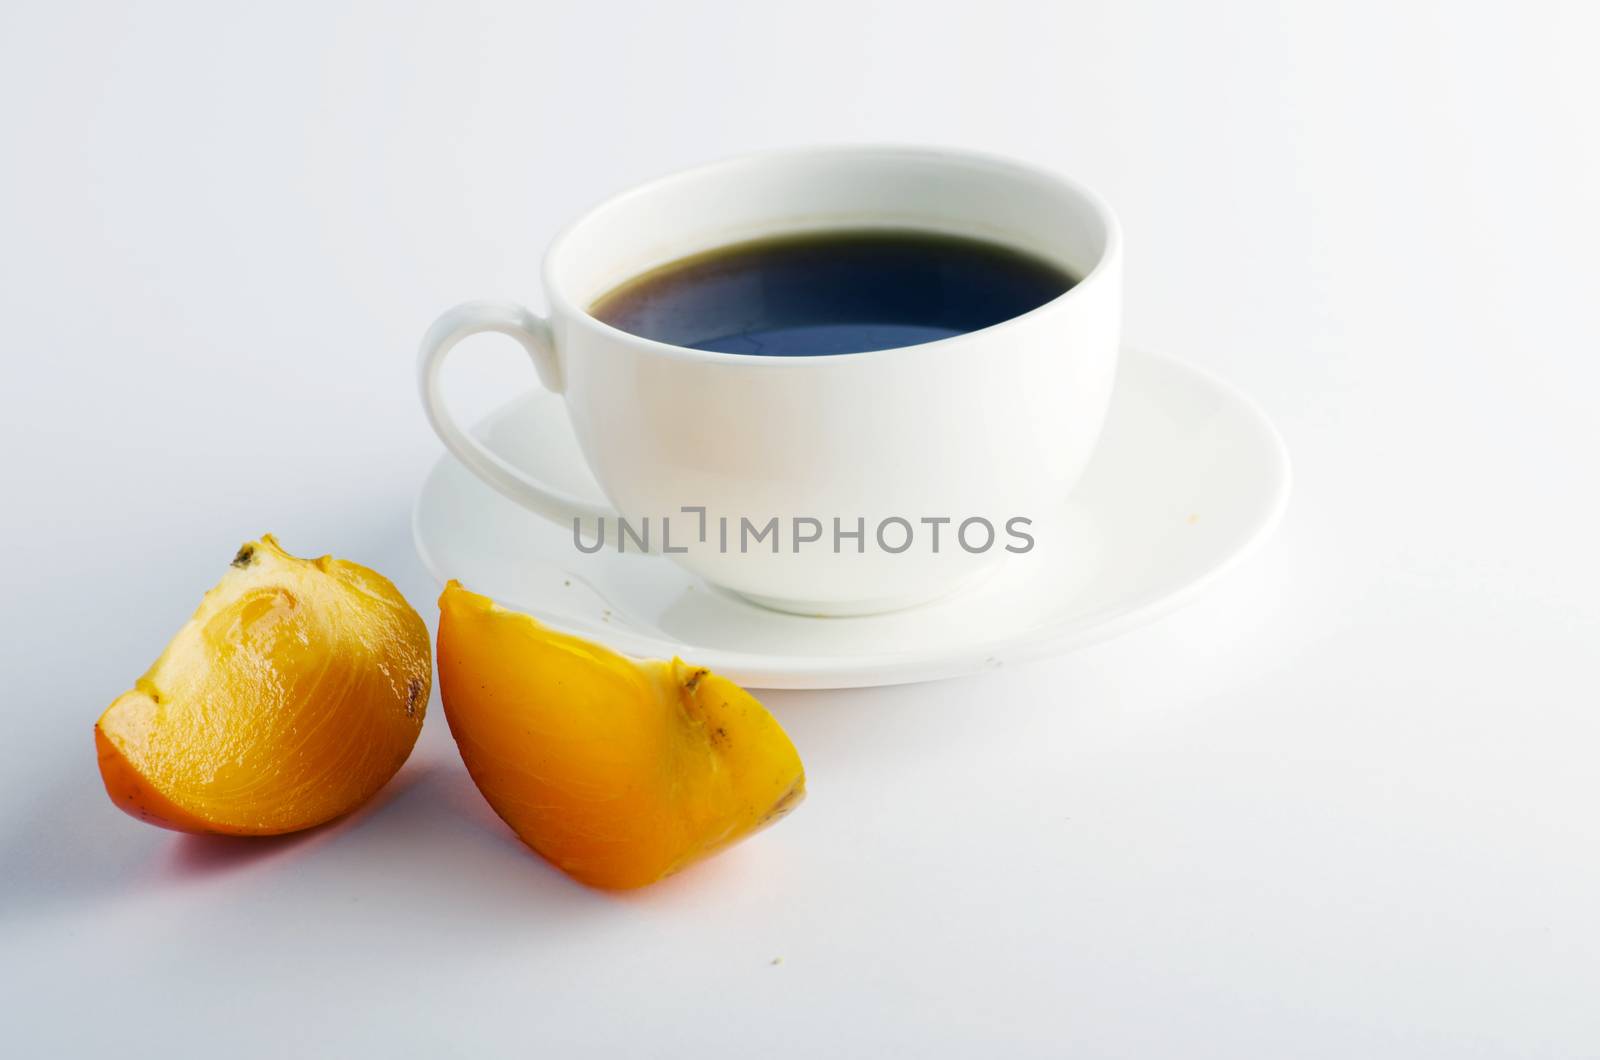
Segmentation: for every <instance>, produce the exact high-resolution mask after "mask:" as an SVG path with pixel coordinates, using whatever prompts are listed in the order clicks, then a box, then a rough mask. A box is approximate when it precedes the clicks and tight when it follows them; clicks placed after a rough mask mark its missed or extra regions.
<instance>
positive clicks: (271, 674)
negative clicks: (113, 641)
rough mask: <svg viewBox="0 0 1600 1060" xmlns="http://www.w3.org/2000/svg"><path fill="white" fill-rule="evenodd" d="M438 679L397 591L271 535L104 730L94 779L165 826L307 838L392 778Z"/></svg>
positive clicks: (210, 596) (241, 562) (121, 702)
mask: <svg viewBox="0 0 1600 1060" xmlns="http://www.w3.org/2000/svg"><path fill="white" fill-rule="evenodd" d="M431 676H432V664H431V659H430V652H429V644H428V631H427V627H426V626H425V625H424V624H423V622H422V619H421V618H420V617H419V616H418V615H417V613H416V612H415V611H413V610H412V609H411V607H410V606H409V605H408V604H407V603H406V601H405V599H404V598H403V597H402V596H401V595H400V593H399V592H398V591H397V590H396V589H395V588H394V586H393V585H391V584H390V583H389V582H388V581H387V580H386V579H384V578H383V577H382V576H381V575H378V574H376V573H375V572H373V571H370V570H368V569H367V568H365V567H361V566H358V565H356V564H354V563H347V562H344V561H342V560H335V559H331V558H329V557H323V558H322V559H318V560H303V559H297V558H296V557H294V556H291V555H289V554H288V553H287V552H284V551H283V549H282V548H280V547H279V546H278V543H277V542H276V541H275V540H274V539H273V538H272V537H271V536H270V535H268V536H266V537H264V538H262V540H261V541H259V542H253V543H251V544H248V545H245V546H244V547H243V548H241V549H240V550H239V554H238V556H237V557H236V558H235V560H234V563H233V566H232V569H230V570H229V572H228V573H227V575H225V576H224V577H223V579H222V581H221V582H220V583H218V585H217V586H216V588H214V589H212V590H211V591H210V592H209V593H207V594H206V596H205V599H204V600H203V601H202V602H201V604H200V608H199V610H198V611H196V612H195V614H194V617H193V618H191V619H190V620H189V622H188V624H187V625H185V626H184V627H183V629H182V630H180V631H179V632H178V634H177V636H175V637H174V638H173V639H172V641H171V643H170V644H168V646H167V649H166V651H165V652H163V653H162V655H161V657H160V658H159V659H158V660H156V663H155V665H154V666H152V667H151V668H150V670H149V672H148V673H146V674H145V675H144V676H143V677H141V678H140V679H139V680H138V681H137V682H136V683H135V686H134V688H133V689H132V690H130V691H128V692H126V693H124V694H123V695H122V696H120V697H118V698H117V700H116V701H115V702H113V703H112V704H111V706H110V707H109V708H108V709H107V710H106V712H105V713H104V714H103V715H102V716H101V718H100V721H99V722H98V723H97V724H96V726H95V743H96V747H97V749H98V751H99V755H100V768H101V775H102V778H103V779H104V781H105V784H106V790H107V793H108V794H110V796H111V798H112V800H113V801H114V802H116V804H117V805H118V806H119V807H121V808H122V809H124V810H126V811H127V812H128V813H130V814H133V815H134V816H136V817H140V818H142V819H144V820H148V821H151V822H152V823H155V824H160V825H162V826H164V827H168V828H175V829H178V830H180V831H194V832H221V833H227V834H237V835H271V834H276V833H281V832H290V831H295V830H297V829H301V828H309V827H311V826H313V825H316V824H320V823H322V822H323V821H326V820H329V819H331V818H333V817H337V816H339V815H340V814H343V813H347V812H349V811H350V810H352V809H354V808H355V807H357V806H359V805H360V804H361V803H363V802H365V801H366V800H367V799H368V798H370V797H371V796H372V795H373V794H374V793H375V792H376V791H377V790H378V789H379V788H381V787H382V786H383V785H384V784H385V783H386V782H387V781H388V780H389V778H390V777H392V776H393V775H394V774H395V772H396V771H397V770H399V768H400V766H401V765H402V764H403V763H404V762H405V760H406V758H407V757H408V756H409V755H410V753H411V748H412V746H413V745H414V744H415V742H416V739H417V734H418V733H419V732H420V731H421V728H422V718H423V713H424V711H425V710H426V708H427V704H428V695H429V690H430V686H431Z"/></svg>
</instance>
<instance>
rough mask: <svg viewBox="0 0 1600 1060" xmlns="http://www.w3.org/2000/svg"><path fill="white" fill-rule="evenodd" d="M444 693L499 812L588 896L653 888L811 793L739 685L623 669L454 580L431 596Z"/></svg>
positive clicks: (669, 666) (656, 663)
mask: <svg viewBox="0 0 1600 1060" xmlns="http://www.w3.org/2000/svg"><path fill="white" fill-rule="evenodd" d="M439 695H440V699H441V700H442V702H443V703H444V714H445V718H446V719H447V720H448V721H449V723H450V732H451V734H452V735H453V736H454V737H455V740H456V744H457V746H458V747H459V749H460V751H461V757H462V759H463V761H465V762H466V765H467V771H468V772H469V773H471V774H472V779H473V781H474V782H475V783H476V784H477V785H478V789H479V790H480V791H482V792H483V795H484V798H486V799H487V800H488V801H489V805H490V806H492V807H493V808H494V811H495V813H497V814H499V815H500V817H501V819H502V820H504V821H505V822H506V823H507V824H508V825H510V826H511V828H512V830H513V831H515V832H516V833H517V835H518V836H519V837H520V838H521V839H522V841H523V842H525V843H527V844H528V845H529V846H531V847H532V848H533V849H534V850H536V851H538V852H539V853H540V854H541V855H543V856H544V857H545V858H546V859H547V860H549V861H550V862H551V863H552V864H554V865H555V866H556V867H557V868H559V869H561V870H562V871H563V872H566V873H567V874H569V875H571V876H572V877H574V878H575V879H578V880H580V881H582V882H583V883H586V884H589V885H591V886H594V887H601V888H606V889H614V890H620V889H626V888H633V887H642V886H644V885H645V884H648V883H653V882H654V881H656V880H659V879H661V878H662V877H663V876H667V875H669V874H671V873H673V872H676V871H677V870H679V869H681V868H683V867H684V866H686V865H688V864H690V863H691V862H694V861H697V860H699V859H700V858H703V857H706V856H707V855H709V854H712V853H715V852H716V851H718V850H721V849H722V848H724V847H726V846H728V845H730V844H732V843H735V842H737V841H738V840H740V839H743V838H744V837H745V836H747V835H750V834H751V833H753V832H755V831H756V830H758V829H760V828H762V827H764V826H766V825H768V824H770V823H772V822H773V821H775V820H777V819H778V818H779V817H782V816H783V815H784V814H786V813H788V812H789V811H790V810H792V809H793V808H794V807H795V806H796V805H797V804H798V803H799V802H800V800H801V799H802V798H803V797H804V795H805V770H804V768H803V767H802V766H801V763H800V756H799V754H798V753H796V751H795V749H794V744H792V743H790V742H789V737H788V736H787V735H786V734H785V733H784V731H783V729H782V728H781V727H780V726H779V725H778V723H777V721H776V720H775V719H774V718H773V717H772V715H771V714H769V713H767V710H766V708H765V707H763V706H762V705H761V704H760V703H759V702H757V701H756V699H755V697H753V696H751V695H750V693H748V692H746V691H745V690H744V689H742V688H740V687H739V686H738V685H736V684H734V683H733V682H732V681H729V680H727V679H726V678H723V677H719V676H717V675H716V674H713V673H711V672H709V671H707V670H704V669H700V668H696V667H692V666H690V665H688V664H687V663H685V662H683V660H681V659H673V660H671V661H670V662H667V661H663V660H634V659H630V658H628V657H626V656H623V655H619V654H617V653H616V652H614V651H611V650H609V649H607V648H604V647H602V646H600V645H598V644H594V643H592V642H590V641H586V640H583V639H582V638H579V637H574V636H569V635H567V634H565V633H558V632H556V631H555V630H552V629H549V628H547V627H545V626H543V625H541V624H540V623H538V622H537V621H535V620H534V619H533V618H531V617H529V616H527V615H523V614H519V613H517V612H514V611H509V610H506V609H505V608H502V607H500V606H498V605H497V604H495V603H494V601H492V600H490V599H489V598H488V597H486V596H480V595H478V594H477V593H473V592H468V591H467V590H465V589H463V588H461V586H460V585H459V584H458V583H456V582H453V581H452V582H450V583H449V584H448V585H447V586H446V587H445V590H444V594H443V595H442V596H440V597H439Z"/></svg>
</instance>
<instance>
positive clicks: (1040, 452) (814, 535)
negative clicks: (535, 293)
mask: <svg viewBox="0 0 1600 1060" xmlns="http://www.w3.org/2000/svg"><path fill="white" fill-rule="evenodd" d="M891 229H892V230H914V231H918V232H926V233H934V234H941V235H950V236H961V237H968V238H973V239H982V240H986V241H989V242H992V243H999V244H1002V245H1004V246H1007V247H1011V248H1015V249H1016V250H1017V251H1019V252H1024V253H1027V254H1029V255H1032V256H1034V257H1036V258H1039V259H1042V260H1044V261H1048V262H1051V263H1054V264H1055V265H1057V266H1059V267H1060V268H1062V269H1064V270H1065V271H1067V272H1069V273H1071V275H1072V276H1073V277H1074V278H1075V279H1076V283H1075V284H1073V285H1072V286H1071V287H1070V289H1067V290H1065V292H1064V293H1062V294H1060V295H1059V296H1058V297H1054V298H1052V299H1051V300H1049V301H1047V302H1045V303H1044V304H1042V305H1040V306H1038V307H1037V308H1035V309H1032V310H1031V311H1028V312H1025V313H1022V314H1021V315H1019V316H1016V317H1014V318H1011V319H1008V320H1005V321H1003V322H1001V323H998V324H995V325H993V326H988V327H983V328H980V329H978V330H975V331H970V332H967V333H963V334H956V335H952V336H950V337H948V338H942V339H938V340H937V341H932V342H924V343H921V344H918V345H914V346H904V347H895V348H887V349H873V350H868V351H866V352H855V353H839V354H833V355H827V356H813V357H763V356H757V355H749V354H740V353H726V352H713V351H708V350H703V349H696V348H691V347H689V346H680V345H673V344H670V343H667V342H663V341H659V340H656V339H651V338H647V337H642V336H640V335H636V334H632V333H629V332H627V331H623V330H620V329H618V328H616V327H613V326H611V325H609V324H606V323H604V322H603V321H601V320H600V319H598V318H597V317H596V316H595V315H593V314H592V313H591V312H590V308H591V307H592V306H593V305H594V303H595V301H596V300H597V299H599V298H601V296H603V295H605V294H606V293H607V292H610V291H612V290H614V289H616V288H617V287H618V286H619V285H620V284H622V283H624V282H625V281H627V280H629V279H630V278H632V277H637V276H640V275H642V274H645V273H648V272H650V271H651V270H653V269H657V268H659V267H661V266H664V265H666V264H668V263H671V262H674V261H678V260H681V259H684V258H686V257H689V256H692V255H696V254H700V253H703V252H706V251H708V250H711V249H714V248H717V247H721V246H727V245H730V244H735V243H739V242H741V241H746V240H753V239H763V238H771V237H781V236H789V235H799V234H804V233H816V232H827V231H840V230H891ZM542 271H543V286H544V300H545V304H546V306H547V310H546V313H545V314H544V315H542V316H541V315H539V314H536V313H534V312H532V311H530V310H528V309H526V308H524V307H522V306H520V305H514V304H506V303H485V302H476V303H468V304H465V305H461V306H457V307H456V308H454V309H451V310H449V311H448V312H446V313H445V314H444V315H443V316H441V317H440V318H439V319H438V321H437V322H435V323H434V325H433V326H432V327H431V328H430V329H429V331H428V333H427V335H426V337H425V338H424V340H423V343H422V348H421V355H420V363H419V375H420V384H421V389H422V400H423V406H424V409H425V410H426V413H427V416H428V419H429V421H430V422H431V423H432V425H433V428H434V430H435V431H436V432H437V433H438V435H439V437H440V439H441V440H443V442H444V444H445V446H446V447H447V448H448V449H449V451H450V452H451V453H452V454H454V455H455V457H456V458H457V459H459V460H460V461H461V462H462V463H463V464H464V465H465V466H466V467H467V468H468V469H470V470H471V471H472V472H473V473H474V474H476V475H477V476H478V477H479V478H481V479H482V480H483V481H484V482H485V483H487V484H488V485H489V486H491V487H493V488H494V489H496V490H498V491H499V492H501V493H503V494H504V495H505V496H507V497H509V498H511V499H512V500H514V501H516V502H517V503H519V504H521V505H523V506H524V507H525V508H527V509H528V510H530V511H532V512H535V513H537V514H538V515H540V516H543V517H545V518H547V519H550V520H553V521H555V522H557V523H559V524H561V525H562V526H563V527H566V528H569V529H570V530H571V533H572V540H573V547H574V548H575V549H577V550H580V551H586V552H590V551H595V550H596V549H600V548H604V549H616V550H621V551H633V552H637V551H648V552H652V553H656V554H659V555H660V556H662V557H664V558H666V559H670V560H671V561H674V562H676V563H679V564H681V565H682V566H684V567H685V568H687V569H688V570H690V571H692V572H693V573H694V574H696V575H698V576H700V577H701V578H703V579H704V580H705V581H706V582H708V583H710V584H711V585H713V586H716V587H718V588H720V589H723V590H727V591H731V592H734V593H737V594H740V595H741V596H744V597H747V598H749V599H750V600H752V601H754V602H756V603H758V604H760V605H763V606H766V607H771V608H776V609H779V610H784V611H791V612H798V613H802V614H814V615H852V614H867V613H874V612H881V611H888V610H894V609H898V608H902V607H908V606H912V605H915V604H918V603H921V602H924V601H927V600H930V599H933V598H935V597H940V596H943V595H946V594H948V593H950V592H952V591H954V590H957V589H959V588H961V587H962V586H964V585H968V584H970V583H972V582H973V581H974V580H976V579H978V578H980V577H982V576H983V575H985V574H986V573H988V572H990V571H992V570H993V569H994V567H995V566H996V565H997V564H999V563H1002V562H1004V561H1006V560H1007V558H1008V557H1011V556H1015V555H1017V554H1019V553H1025V552H1032V551H1034V550H1042V549H1047V548H1058V547H1059V548H1070V547H1074V546H1073V543H1072V542H1070V541H1059V540H1055V539H1053V538H1045V537H1041V531H1040V528H1041V526H1045V525H1048V521H1049V520H1048V517H1049V516H1050V514H1051V513H1053V512H1055V511H1057V510H1058V509H1059V507H1060V505H1061V504H1062V502H1063V500H1064V499H1065V497H1066V496H1067V494H1068V492H1069V491H1070V490H1071V488H1072V486H1073V484H1074V483H1075V482H1076V481H1077V479H1078V477H1079V476H1080V474H1081V473H1082V472H1083V469H1084V467H1085V465H1086V464H1087V463H1088V461H1089V458H1090V455H1091V454H1092V453H1093V451H1094V447H1095V442H1096V439H1097V437H1098V435H1099V433H1100V428H1101V424H1102V422H1103V421H1104V418H1105V412H1106V408H1107V405H1108V403H1109V399H1110V395H1111V389H1112V385H1113V382H1114V379H1115V375H1116V364H1117V352H1118V346H1119V333H1120V317H1121V279H1122V275H1121V274H1122V250H1121V236H1120V233H1119V229H1118V226H1117V221H1116V219H1115V217H1114V215H1113V214H1112V213H1111V211H1110V209H1109V208H1108V207H1107V206H1106V205H1105V203H1104V202H1103V201H1102V200H1101V199H1100V198H1099V197H1098V196H1097V195H1095V194H1094V193H1092V192H1090V191H1089V190H1087V189H1086V188H1084V187H1082V186H1081V185H1079V184H1077V183H1076V182H1074V181H1071V180H1069V179H1066V178H1064V177H1061V176H1058V175H1056V174H1054V173H1051V172H1048V171H1046V170H1042V169H1039V168H1035V167H1033V166H1029V165H1024V164H1021V163H1018V162H1013V161H1009V160H1005V159H1000V158H995V157H991V156H988V155H983V154H977V153H972V152H967V151H961V150H951V149H943V148H899V147H837V148H818V149H805V150H788V151H778V152H771V153H764V154H757V155H750V156H745V157H740V158H734V159H731V160H727V161H722V162H716V163H712V164H710V165H705V166H701V167H698V168H695V169H691V170H688V171H686V172H681V173H678V174H675V175H672V176H668V177H664V178H662V179H659V180H656V181H653V182H651V183H648V184H645V185H642V186H640V187H637V188H635V189H633V190H631V191H627V192H624V193H622V194H620V195H617V196H615V197H614V198H611V199H609V200H607V201H605V202H603V203H602V204H600V205H599V206H596V207H595V208H593V209H592V210H590V211H589V212H588V213H586V214H584V215H583V216H582V217H580V218H579V219H578V220H577V221H575V222H573V223H572V224H571V225H569V226H568V227H567V228H566V229H565V230H564V231H563V232H562V233H561V234H560V235H559V236H557V237H556V239H555V241H554V242H553V243H552V245H551V246H550V248H549V250H548V252H547V253H546V255H545V257H544V262H543V269H542ZM482 332H496V333H499V334H503V335H507V336H510V337H511V338H513V339H515V340H516V341H517V342H518V343H519V344H520V345H521V346H522V348H523V349H524V350H525V351H526V352H527V354H528V356H529V358H530V359H531V360H532V361H533V366H534V369H535V371H536V372H537V375H538V380H539V382H540V384H541V385H543V386H544V387H545V388H546V389H548V390H550V391H552V392H554V393H556V394H559V395H560V396H561V397H562V399H563V401H564V403H565V407H566V411H567V414H568V415H569V416H570V418H571V422H572V427H573V430H574V432H575V433H576V436H577V439H578V442H579V444H580V447H581V450H582V453H583V455H584V459H585V460H586V461H587V463H588V465H589V469H590V471H591V472H592V473H593V475H594V478H595V480H596V481H597V482H598V484H599V486H600V488H601V490H602V492H603V493H604V495H605V497H606V499H607V500H608V502H609V505H604V506H603V505H597V504H595V503H592V502H591V501H589V500H585V499H583V498H579V497H576V496H573V495H571V494H569V493H566V492H563V491H562V490H560V489H558V488H556V487H554V486H552V485H550V484H548V483H545V482H541V481H538V480H537V479H535V478H533V477H532V476H530V475H529V474H528V473H527V472H525V471H524V470H523V469H521V468H519V467H517V466H515V465H514V464H512V463H511V462H509V461H507V460H506V459H504V458H503V457H502V456H500V455H497V454H496V453H494V452H492V451H490V450H489V449H488V448H487V447H485V446H484V445H483V444H482V443H481V442H480V441H479V440H477V439H476V438H474V437H473V436H472V435H471V434H469V433H468V432H467V431H466V430H464V429H463V428H462V427H461V426H460V425H459V424H458V423H457V422H456V421H455V420H454V419H453V418H452V417H451V415H450V412H449V410H448V408H447V407H446V404H445V402H444V399H443V396H442V393H441V386H440V383H441V370H442V368H443V366H444V363H445V361H446V359H447V358H448V356H449V354H450V352H451V350H452V349H454V348H455V347H456V345H457V343H459V342H460V341H461V340H462V339H464V338H466V337H468V336H470V335H474V334H478V333H482Z"/></svg>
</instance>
